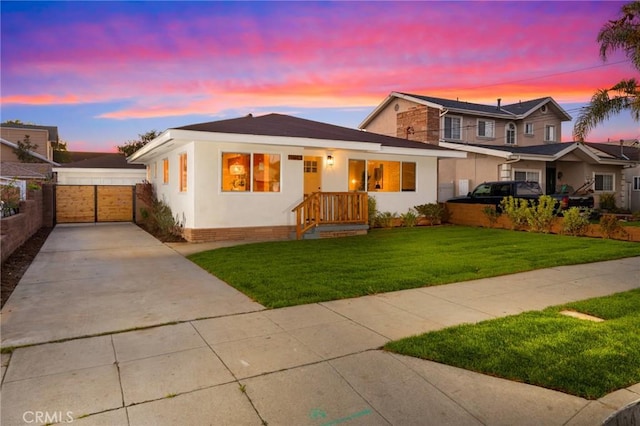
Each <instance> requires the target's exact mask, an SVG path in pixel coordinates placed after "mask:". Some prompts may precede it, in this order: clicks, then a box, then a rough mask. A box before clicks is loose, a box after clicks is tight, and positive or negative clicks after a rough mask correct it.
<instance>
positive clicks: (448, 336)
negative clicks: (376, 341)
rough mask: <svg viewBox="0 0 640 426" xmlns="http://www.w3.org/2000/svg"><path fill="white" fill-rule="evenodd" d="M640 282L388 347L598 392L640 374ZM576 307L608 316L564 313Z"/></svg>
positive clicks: (572, 390)
mask: <svg viewBox="0 0 640 426" xmlns="http://www.w3.org/2000/svg"><path fill="white" fill-rule="evenodd" d="M639 307H640V289H636V290H632V291H628V292H624V293H618V294H616V295H612V296H607V297H600V298H595V299H589V300H586V301H582V302H576V303H569V304H566V305H562V306H556V307H551V308H547V309H545V310H543V311H538V312H526V313H522V314H519V315H514V316H510V317H505V318H500V319H495V320H488V321H484V322H481V323H478V324H465V325H460V326H456V327H451V328H447V329H444V330H440V331H435V332H431V333H426V334H423V335H420V336H415V337H410V338H406V339H402V340H397V341H394V342H390V343H388V344H387V345H385V349H386V350H389V351H393V352H396V353H399V354H403V355H409V356H413V357H418V358H423V359H428V360H432V361H437V362H440V363H443V364H448V365H453V366H456V367H461V368H464V369H467V370H471V371H476V372H480V373H484V374H489V375H493V376H497V377H502V378H505V379H509V380H514V381H520V382H524V383H529V384H533V385H536V386H542V387H545V388H549V389H554V390H559V391H562V392H565V393H569V394H572V395H576V396H580V397H583V398H587V399H597V398H600V397H602V396H604V395H606V394H608V393H610V392H613V391H615V390H617V389H621V388H625V387H627V386H630V385H633V384H635V383H639V382H640V333H638V330H640V309H639ZM564 309H570V310H574V311H577V312H582V313H587V314H590V315H593V316H597V317H600V318H603V319H605V320H606V321H604V322H601V323H596V322H592V321H585V320H580V319H576V318H571V317H567V316H564V315H561V314H560V313H559V312H560V311H561V310H564Z"/></svg>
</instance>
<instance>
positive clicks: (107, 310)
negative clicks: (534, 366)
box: [0, 224, 640, 426]
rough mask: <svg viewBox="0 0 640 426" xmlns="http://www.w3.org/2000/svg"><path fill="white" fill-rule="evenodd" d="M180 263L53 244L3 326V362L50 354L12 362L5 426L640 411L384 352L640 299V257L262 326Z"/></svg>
mask: <svg viewBox="0 0 640 426" xmlns="http://www.w3.org/2000/svg"><path fill="white" fill-rule="evenodd" d="M174 247H175V250H180V251H183V252H184V251H187V250H191V249H192V247H186V246H182V247H177V246H174ZM201 247H204V246H201ZM175 250H174V249H172V248H169V247H167V246H165V245H163V244H160V243H158V242H157V241H156V240H155V239H153V238H152V237H150V236H149V235H147V234H146V233H144V232H143V231H141V230H140V229H138V228H137V227H135V226H134V225H130V224H117V225H110V224H109V225H107V224H105V225H89V226H64V227H56V229H54V231H53V233H52V234H51V235H50V237H49V239H48V240H47V242H46V244H45V246H44V247H43V250H42V252H41V253H40V254H39V255H38V257H37V258H36V260H35V262H34V263H33V264H32V267H31V268H30V269H29V271H28V272H27V274H26V275H25V276H24V278H23V281H22V282H21V283H20V285H19V286H18V288H17V289H16V291H15V293H14V294H13V295H12V297H11V299H10V300H9V301H8V303H7V305H5V307H4V309H3V311H2V346H3V347H7V346H9V345H24V344H28V343H29V344H31V343H43V342H49V343H43V344H37V345H33V346H27V347H19V348H17V349H15V350H13V352H12V353H11V354H9V353H4V354H2V373H1V374H0V377H2V401H1V404H2V405H1V408H2V410H1V416H2V417H1V424H2V425H3V426H7V425H25V424H45V423H69V422H73V424H74V425H76V424H77V425H83V426H86V425H154V426H156V425H177V424H179V425H187V426H188V425H234V426H235V425H256V426H258V425H264V424H269V425H272V426H273V425H292V424H295V425H312V426H329V425H338V424H350V425H351V424H356V425H378V424H380V425H438V426H441V425H455V426H459V425H536V426H538V425H568V426H584V425H593V426H598V425H601V423H602V421H603V420H604V419H605V418H606V417H607V416H609V415H610V414H611V413H613V412H615V411H616V410H617V409H619V408H621V407H623V406H625V405H626V404H628V403H630V402H632V401H635V400H638V399H639V398H640V384H635V385H632V386H629V387H628V388H626V389H620V390H618V391H616V392H613V393H611V394H609V395H606V396H605V397H603V398H600V399H599V400H595V401H588V400H585V399H583V398H578V397H575V396H571V395H567V394H564V393H561V392H557V391H553V390H549V389H543V388H539V387H535V386H531V385H527V384H524V383H516V382H511V381H508V380H503V379H499V378H495V377H489V376H485V375H482V374H477V373H473V372H469V371H465V370H461V369H459V368H455V367H449V366H446V365H441V364H437V363H434V362H429V361H424V360H419V359H414V358H410V357H404V356H399V355H394V354H390V353H387V352H384V351H381V350H380V347H381V346H382V345H383V344H384V343H386V342H387V341H389V340H392V339H397V338H400V337H404V336H408V335H411V334H415V333H421V332H425V331H430V330H435V329H440V328H443V327H446V326H449V325H454V324H459V323H464V322H476V321H481V320H484V319H488V318H495V317H501V316H505V315H509V314H514V313H518V312H522V311H526V310H531V309H541V308H544V307H546V306H549V305H554V304H559V303H564V302H568V301H572V300H580V299H585V298H589V297H596V296H601V295H606V294H610V293H615V292H619V291H624V290H629V289H632V288H638V287H640V278H639V277H640V257H636V258H629V259H621V260H616V261H610V262H600V263H597V264H589V265H577V266H568V267H559V268H551V269H546V270H540V271H533V272H527V273H523V274H515V275H510V276H503V277H496V278H491V279H483V280H477V281H470V282H464V283H456V284H450V285H445V286H438V287H427V288H419V289H412V290H404V291H399V292H393V293H386V294H380V295H374V296H366V297H361V298H356V299H348V300H337V301H331V302H325V303H317V304H311V305H303V306H295V307H290V308H284V309H274V310H263V308H262V306H260V305H258V304H256V303H254V302H252V301H251V300H249V299H248V298H246V297H245V296H243V295H242V294H239V293H238V292H236V291H235V290H233V289H232V288H230V287H229V286H227V285H226V284H224V283H223V282H221V281H219V280H217V279H216V278H214V277H211V276H210V275H208V274H207V273H204V272H203V271H201V270H200V269H199V268H198V267H197V266H195V265H194V264H192V263H190V262H188V261H187V260H186V259H184V258H183V257H181V255H180V254H178V252H177V251H175ZM143 327H148V328H144V329H140V328H143ZM83 336H91V337H83ZM58 339H70V340H66V341H62V342H55V340H58Z"/></svg>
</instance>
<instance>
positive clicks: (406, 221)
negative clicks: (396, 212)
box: [400, 209, 418, 228]
mask: <svg viewBox="0 0 640 426" xmlns="http://www.w3.org/2000/svg"><path fill="white" fill-rule="evenodd" d="M400 219H402V226H404V227H405V228H413V227H414V226H416V222H418V214H417V213H416V211H415V210H414V209H409V210H408V211H407V212H406V213H403V214H401V215H400Z"/></svg>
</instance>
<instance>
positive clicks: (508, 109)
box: [358, 92, 571, 128]
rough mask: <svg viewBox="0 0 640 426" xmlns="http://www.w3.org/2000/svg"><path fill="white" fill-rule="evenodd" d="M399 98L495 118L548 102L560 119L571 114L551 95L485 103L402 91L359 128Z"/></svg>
mask: <svg viewBox="0 0 640 426" xmlns="http://www.w3.org/2000/svg"><path fill="white" fill-rule="evenodd" d="M396 98H401V99H406V100H409V101H412V102H415V103H419V104H423V105H427V106H431V107H433V108H438V109H441V110H446V111H447V112H457V113H464V114H472V115H481V116H490V117H496V118H503V119H506V120H518V119H523V118H526V117H527V116H529V115H531V114H532V113H533V112H535V111H537V110H538V109H539V108H541V107H542V106H543V105H547V104H550V105H552V106H553V107H554V109H555V110H556V111H557V112H558V114H559V115H560V117H561V119H562V121H570V120H571V115H569V114H568V113H567V112H566V111H565V110H564V109H563V108H562V107H561V106H560V105H559V104H558V103H557V102H556V101H554V100H553V98H551V97H548V96H547V97H544V98H537V99H531V100H528V101H524V102H523V101H520V102H517V103H513V104H505V105H500V107H499V108H498V104H497V103H496V104H494V105H486V104H478V103H473V102H465V101H460V100H452V99H444V98H436V97H433V96H423V95H416V94H412V93H404V92H391V93H390V94H389V96H387V98H386V99H385V100H384V101H383V102H382V103H381V104H380V105H378V107H376V108H375V109H374V110H373V111H372V112H371V114H369V115H368V116H367V117H366V118H365V119H364V121H363V122H362V123H361V124H360V126H358V127H360V128H364V127H366V126H367V125H368V124H369V123H370V122H371V121H372V120H373V119H374V118H375V117H376V116H377V115H378V114H379V113H380V111H382V110H383V109H384V108H386V106H387V105H389V104H390V103H391V102H393V100H394V99H396Z"/></svg>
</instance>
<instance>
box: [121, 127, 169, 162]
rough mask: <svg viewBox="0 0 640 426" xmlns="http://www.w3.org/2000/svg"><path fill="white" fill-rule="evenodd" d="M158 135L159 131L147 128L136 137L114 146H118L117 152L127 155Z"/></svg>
mask: <svg viewBox="0 0 640 426" xmlns="http://www.w3.org/2000/svg"><path fill="white" fill-rule="evenodd" d="M158 136H160V132H159V131H157V130H149V131H148V132H147V133H144V134H138V139H134V140H129V141H127V142H126V143H124V144H122V145H117V146H116V148H118V152H119V153H121V154H124V155H126V156H127V157H128V156H130V155H132V154H133V153H134V152H136V151H137V150H139V149H140V148H142V147H143V146H145V145H146V144H148V143H149V142H151V141H152V140H154V139H155V138H157V137H158Z"/></svg>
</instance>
